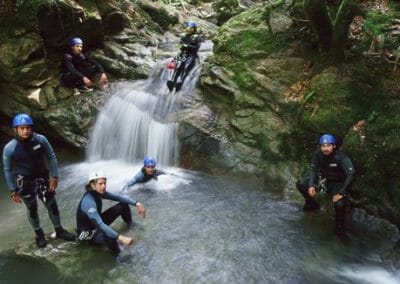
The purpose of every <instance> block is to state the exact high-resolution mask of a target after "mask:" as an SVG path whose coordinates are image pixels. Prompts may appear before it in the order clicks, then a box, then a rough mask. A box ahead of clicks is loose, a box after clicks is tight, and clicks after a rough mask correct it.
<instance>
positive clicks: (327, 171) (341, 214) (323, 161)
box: [297, 150, 355, 230]
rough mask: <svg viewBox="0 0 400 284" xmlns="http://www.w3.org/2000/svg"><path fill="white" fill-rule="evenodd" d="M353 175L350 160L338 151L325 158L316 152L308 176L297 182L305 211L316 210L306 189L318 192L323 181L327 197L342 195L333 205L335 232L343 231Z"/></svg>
mask: <svg viewBox="0 0 400 284" xmlns="http://www.w3.org/2000/svg"><path fill="white" fill-rule="evenodd" d="M354 174H355V170H354V166H353V163H352V162H351V160H350V158H349V157H348V156H347V155H346V154H345V153H343V152H342V151H340V150H337V151H334V152H333V153H332V154H330V155H328V156H325V155H324V154H323V153H322V152H321V151H320V150H317V151H316V152H315V153H314V155H313V157H312V160H311V166H310V174H309V176H307V177H305V178H303V179H301V180H299V181H298V182H297V188H298V190H299V192H300V193H301V195H303V197H304V198H305V200H306V204H305V209H317V208H319V205H318V203H316V201H315V200H314V199H313V198H312V197H310V196H309V195H308V188H309V187H315V189H316V190H317V191H318V188H319V181H320V180H323V179H325V180H326V183H325V186H326V191H327V194H328V195H329V196H331V197H332V196H334V195H336V194H340V195H344V197H343V198H342V199H340V200H339V201H337V202H336V203H334V206H335V221H336V230H343V229H344V223H345V214H346V207H347V205H348V198H347V196H346V193H348V191H349V189H350V187H351V183H352V181H353V178H354Z"/></svg>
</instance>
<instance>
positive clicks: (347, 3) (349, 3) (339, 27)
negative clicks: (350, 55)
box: [329, 0, 357, 61]
mask: <svg viewBox="0 0 400 284" xmlns="http://www.w3.org/2000/svg"><path fill="white" fill-rule="evenodd" d="M356 14H357V6H356V4H355V3H354V0H342V2H341V4H340V7H339V9H338V11H337V14H336V18H335V22H334V24H333V33H332V42H331V45H330V50H329V55H330V57H331V59H332V60H334V61H342V60H343V58H344V48H345V45H346V43H347V39H348V33H349V28H350V24H351V22H352V21H353V19H354V16H355V15H356Z"/></svg>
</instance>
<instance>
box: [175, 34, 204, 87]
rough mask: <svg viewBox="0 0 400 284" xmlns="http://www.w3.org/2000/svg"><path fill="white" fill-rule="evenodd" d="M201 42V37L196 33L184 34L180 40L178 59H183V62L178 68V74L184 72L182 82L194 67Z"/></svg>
mask: <svg viewBox="0 0 400 284" xmlns="http://www.w3.org/2000/svg"><path fill="white" fill-rule="evenodd" d="M201 41H202V37H201V35H200V34H198V33H194V34H186V35H184V36H183V37H182V38H181V44H182V47H181V54H180V58H181V60H183V59H184V62H183V64H181V65H180V66H179V69H178V73H180V72H182V71H185V74H184V75H183V79H182V81H183V80H184V79H185V78H186V76H187V75H188V74H189V72H190V71H191V70H192V69H193V67H194V66H195V65H196V59H197V52H198V51H199V49H200V45H201Z"/></svg>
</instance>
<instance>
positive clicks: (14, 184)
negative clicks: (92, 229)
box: [3, 113, 75, 248]
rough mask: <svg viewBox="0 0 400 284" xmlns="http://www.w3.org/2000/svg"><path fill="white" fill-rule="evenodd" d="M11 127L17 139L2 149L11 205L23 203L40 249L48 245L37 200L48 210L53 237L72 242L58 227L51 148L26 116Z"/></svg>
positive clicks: (55, 164) (54, 163)
mask: <svg viewBox="0 0 400 284" xmlns="http://www.w3.org/2000/svg"><path fill="white" fill-rule="evenodd" d="M12 126H13V128H14V131H15V134H16V138H14V139H12V140H11V141H10V142H8V144H7V145H5V147H4V149H3V166H4V175H5V178H6V181H7V185H8V189H9V190H10V192H11V199H12V201H13V202H15V203H21V199H22V201H23V202H24V204H25V206H26V208H27V213H28V220H29V222H30V224H31V225H32V228H33V230H34V231H35V234H36V238H35V240H36V245H37V246H38V247H39V248H44V247H46V246H47V241H46V238H45V235H44V233H43V230H42V228H41V227H40V223H39V215H38V205H37V198H39V199H40V200H41V201H42V202H43V204H44V205H45V206H46V208H47V210H48V214H49V217H50V220H51V222H52V223H53V226H54V228H55V231H56V237H57V238H62V239H65V240H69V241H70V240H74V239H75V235H74V234H72V233H70V232H68V231H66V230H65V229H64V228H63V227H62V226H61V221H60V213H59V210H58V206H57V202H56V199H55V190H56V188H57V186H58V169H57V158H56V155H55V153H54V151H53V148H52V147H51V145H50V143H49V141H48V140H47V138H46V137H45V136H43V135H40V134H37V133H34V132H33V130H32V127H33V120H32V118H31V117H30V116H29V115H27V114H24V113H22V114H18V115H16V116H15V117H14V119H13V122H12ZM45 158H47V160H48V162H49V165H50V172H49V171H48V170H47V168H46V164H45Z"/></svg>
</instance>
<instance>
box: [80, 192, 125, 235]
mask: <svg viewBox="0 0 400 284" xmlns="http://www.w3.org/2000/svg"><path fill="white" fill-rule="evenodd" d="M81 209H82V211H83V212H85V214H86V215H87V216H88V217H89V218H90V220H91V221H92V222H93V224H94V225H95V226H96V227H97V228H98V229H100V230H101V231H103V232H104V234H105V235H106V236H107V237H109V238H112V239H116V238H117V237H118V233H117V232H116V231H115V230H114V229H113V228H111V227H110V226H108V225H107V224H106V223H104V222H103V219H102V218H101V216H100V214H99V211H97V206H96V202H95V201H94V200H93V199H91V198H85V200H83V201H82V203H81Z"/></svg>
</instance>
